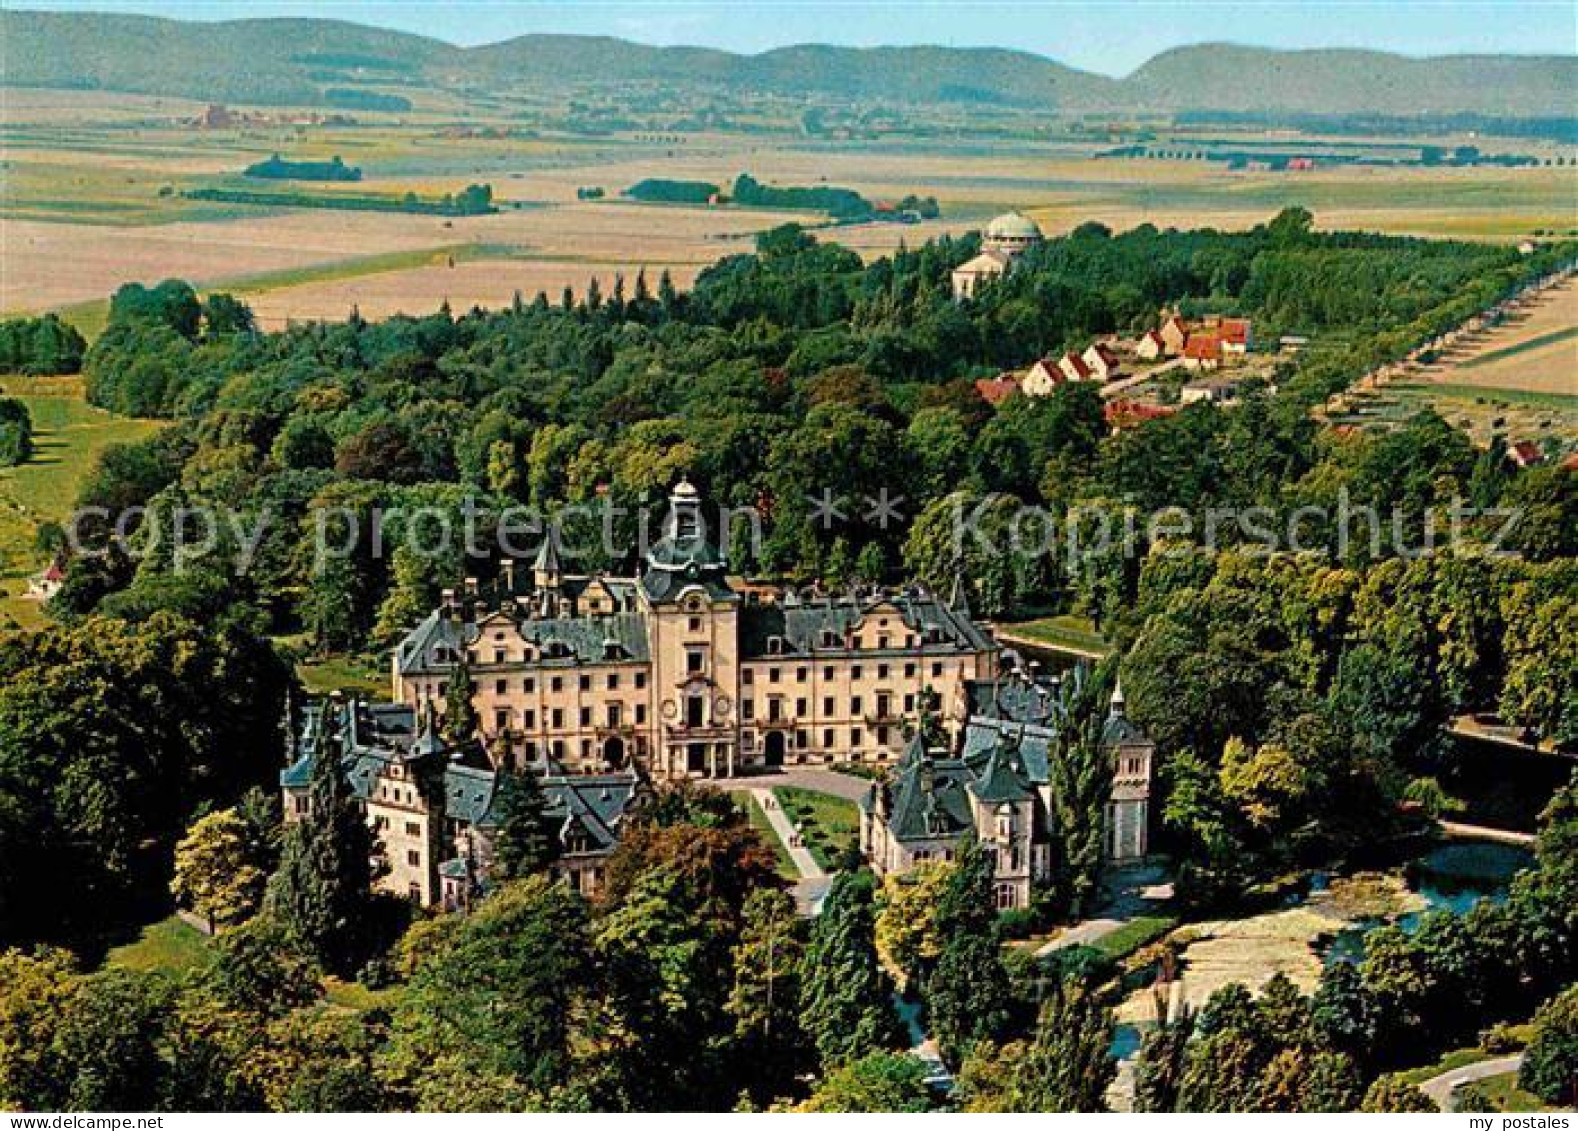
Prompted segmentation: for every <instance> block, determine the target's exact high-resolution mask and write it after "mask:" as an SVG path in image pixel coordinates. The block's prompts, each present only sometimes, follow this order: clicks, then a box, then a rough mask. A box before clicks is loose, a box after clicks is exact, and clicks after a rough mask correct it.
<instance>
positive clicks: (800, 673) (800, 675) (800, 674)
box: [794, 668, 807, 683]
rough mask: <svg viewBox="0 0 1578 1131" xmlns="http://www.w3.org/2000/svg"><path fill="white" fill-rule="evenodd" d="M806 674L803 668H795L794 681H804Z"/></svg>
mask: <svg viewBox="0 0 1578 1131" xmlns="http://www.w3.org/2000/svg"><path fill="white" fill-rule="evenodd" d="M806 675H807V672H806V670H805V669H804V668H796V669H795V670H794V681H795V682H796V683H804V682H805V678H806Z"/></svg>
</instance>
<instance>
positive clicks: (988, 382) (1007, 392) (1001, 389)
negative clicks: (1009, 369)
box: [975, 377, 1019, 405]
mask: <svg viewBox="0 0 1578 1131" xmlns="http://www.w3.org/2000/svg"><path fill="white" fill-rule="evenodd" d="M975 391H976V392H977V393H979V394H980V397H981V399H982V400H983V401H985V402H986V403H987V404H990V405H999V404H1002V403H1003V402H1004V401H1006V400H1007V399H1008V398H1009V397H1011V396H1013V395H1014V394H1015V393H1017V392H1018V391H1019V382H1018V381H1016V380H1014V379H1013V378H1012V377H998V378H995V379H993V378H990V377H983V378H982V379H981V380H979V381H977V382H976V383H975Z"/></svg>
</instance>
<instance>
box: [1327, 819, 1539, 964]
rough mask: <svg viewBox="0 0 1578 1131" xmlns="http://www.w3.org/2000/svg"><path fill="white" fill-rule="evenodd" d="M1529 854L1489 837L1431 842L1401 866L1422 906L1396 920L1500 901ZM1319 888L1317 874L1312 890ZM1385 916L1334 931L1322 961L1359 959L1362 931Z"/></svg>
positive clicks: (1412, 922) (1411, 923) (1402, 922)
mask: <svg viewBox="0 0 1578 1131" xmlns="http://www.w3.org/2000/svg"><path fill="white" fill-rule="evenodd" d="M1533 860H1534V854H1533V853H1532V852H1530V851H1529V850H1528V849H1526V848H1518V847H1516V846H1514V845H1510V844H1496V843H1493V842H1488V841H1471V842H1465V841H1460V842H1457V843H1453V844H1443V845H1440V846H1438V847H1436V848H1433V849H1431V850H1430V851H1429V852H1427V853H1425V854H1424V855H1423V856H1420V857H1418V858H1417V859H1414V860H1412V861H1410V862H1409V863H1408V865H1407V867H1406V868H1405V869H1404V870H1403V875H1404V876H1405V878H1406V879H1407V881H1408V886H1409V888H1410V890H1412V891H1414V892H1417V893H1418V894H1419V895H1420V896H1421V897H1422V898H1423V899H1424V901H1425V907H1424V909H1423V910H1420V911H1411V912H1408V913H1407V914H1405V915H1401V916H1399V917H1398V918H1397V919H1396V920H1395V922H1396V923H1397V925H1398V926H1400V927H1402V928H1403V929H1404V930H1412V929H1413V928H1414V927H1415V926H1416V925H1417V924H1418V923H1419V920H1420V918H1421V917H1422V916H1423V915H1424V914H1425V913H1426V912H1428V911H1450V912H1452V913H1453V914H1455V915H1462V914H1464V913H1465V912H1467V911H1468V910H1469V908H1471V907H1473V906H1474V904H1476V903H1478V902H1479V901H1480V900H1482V899H1490V900H1494V901H1496V902H1500V901H1501V900H1504V899H1506V898H1507V889H1508V887H1509V885H1510V884H1511V883H1512V877H1513V876H1515V875H1516V874H1517V873H1518V872H1519V871H1521V870H1522V869H1524V868H1527V867H1528V866H1529V865H1530V864H1531V863H1533ZM1318 890H1319V881H1318V879H1317V882H1316V883H1315V884H1312V894H1314V893H1315V892H1316V891H1318ZM1385 922H1386V921H1385V920H1383V919H1362V920H1360V921H1359V922H1357V923H1354V924H1353V925H1352V926H1351V927H1346V928H1344V929H1343V930H1341V931H1338V932H1337V934H1336V936H1335V937H1333V939H1332V941H1331V943H1330V945H1329V946H1328V947H1327V949H1326V953H1325V960H1326V963H1327V965H1331V964H1332V963H1334V962H1357V961H1359V960H1360V959H1361V958H1363V957H1364V936H1365V935H1367V934H1369V933H1370V932H1371V931H1373V930H1374V929H1375V928H1376V927H1379V926H1381V925H1383V924H1384V923H1385Z"/></svg>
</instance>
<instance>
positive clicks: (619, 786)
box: [279, 703, 642, 853]
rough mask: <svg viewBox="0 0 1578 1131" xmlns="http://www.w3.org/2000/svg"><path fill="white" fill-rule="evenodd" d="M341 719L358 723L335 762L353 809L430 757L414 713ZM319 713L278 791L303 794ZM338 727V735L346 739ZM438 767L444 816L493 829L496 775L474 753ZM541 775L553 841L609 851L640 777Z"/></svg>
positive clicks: (471, 749)
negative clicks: (555, 826) (419, 758)
mask: <svg viewBox="0 0 1578 1131" xmlns="http://www.w3.org/2000/svg"><path fill="white" fill-rule="evenodd" d="M342 710H343V711H344V712H345V717H346V718H347V719H349V717H350V714H351V712H353V711H354V712H355V713H356V716H357V717H358V719H359V724H358V727H357V734H358V743H357V745H356V746H354V747H350V748H347V750H346V752H345V754H344V755H343V759H344V762H343V764H344V767H345V774H346V779H347V781H348V782H349V783H350V786H351V790H352V792H353V793H354V794H355V796H356V797H357V798H358V799H359V800H361V801H368V800H370V799H371V798H372V797H373V790H374V787H375V785H376V783H377V780H378V776H379V775H380V774H381V773H382V772H383V770H384V769H385V768H386V767H387V766H389V765H390V764H391V763H393V762H397V761H411V760H413V755H414V753H415V751H416V750H418V749H431V748H432V744H431V743H427V742H424V738H425V735H424V736H413V734H412V727H413V725H414V720H415V717H416V713H415V712H414V711H413V710H412V709H411V708H410V707H405V706H401V705H399V704H392V703H391V704H377V705H371V706H369V705H368V704H364V703H353V704H350V705H347V706H346V707H344V708H342ZM322 711H323V707H322V706H321V705H318V704H314V705H312V706H309V707H308V708H307V710H306V711H305V712H304V719H303V726H302V728H301V734H300V735H299V737H298V739H297V747H298V756H297V758H296V760H295V761H293V762H292V763H291V764H290V765H289V766H288V767H286V768H285V769H284V770H283V771H281V773H280V779H279V780H280V784H281V785H282V786H286V787H305V786H306V785H308V784H309V783H310V782H311V780H312V767H313V763H314V760H315V758H316V752H317V744H318V741H319V738H320V736H321V724H322ZM349 729H350V728H349V726H348V725H347V723H345V722H342V724H341V733H342V734H347V733H349ZM439 749H440V750H443V751H445V752H446V753H447V755H448V756H447V759H446V761H445V765H444V798H445V804H446V808H447V813H446V816H447V817H448V818H449V819H451V820H456V821H461V822H464V823H466V824H470V825H472V826H475V827H477V828H490V827H492V826H493V825H494V824H495V823H496V819H497V815H496V814H495V813H494V812H493V805H494V802H495V801H496V800H497V797H498V773H497V771H495V770H494V769H493V767H492V765H491V764H490V763H489V762H488V760H487V755H486V754H485V753H484V752H483V750H482V748H481V746H480V745H468V746H467V747H465V748H463V749H461V750H459V751H452V752H451V751H448V750H447V748H445V747H442V746H440V747H439ZM543 768H544V769H546V770H548V771H549V772H548V773H547V774H546V775H544V776H543V777H542V778H541V779H540V780H541V782H542V788H543V793H544V794H545V795H546V797H547V801H548V815H549V817H550V818H551V819H556V820H558V821H559V822H560V838H561V840H565V839H567V838H568V835H569V834H570V833H571V831H572V830H575V829H580V830H581V831H583V832H584V834H585V838H586V840H587V842H588V844H589V848H587V849H586V851H588V852H593V853H600V852H606V851H608V850H611V849H612V848H613V847H614V845H616V844H617V843H618V841H619V830H620V825H621V823H622V822H623V820H624V816H625V814H626V812H627V811H628V810H629V808H630V806H631V802H632V801H633V800H635V799H636V797H637V795H638V793H639V792H640V790H641V787H642V782H641V778H640V776H639V775H638V774H637V773H636V772H635V771H634V770H624V771H621V772H618V773H609V774H564V773H560V772H556V770H555V769H554V767H552V766H551V764H545V765H544V767H543Z"/></svg>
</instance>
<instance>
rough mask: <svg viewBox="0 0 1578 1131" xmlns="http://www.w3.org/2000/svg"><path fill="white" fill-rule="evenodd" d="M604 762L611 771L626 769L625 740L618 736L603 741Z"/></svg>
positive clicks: (611, 736) (610, 736)
mask: <svg viewBox="0 0 1578 1131" xmlns="http://www.w3.org/2000/svg"><path fill="white" fill-rule="evenodd" d="M603 762H604V764H605V765H607V766H608V768H609V769H611V770H622V769H624V768H625V740H624V739H622V738H620V737H619V736H618V735H617V734H614V735H609V736H608V738H606V739H604V740H603Z"/></svg>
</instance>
